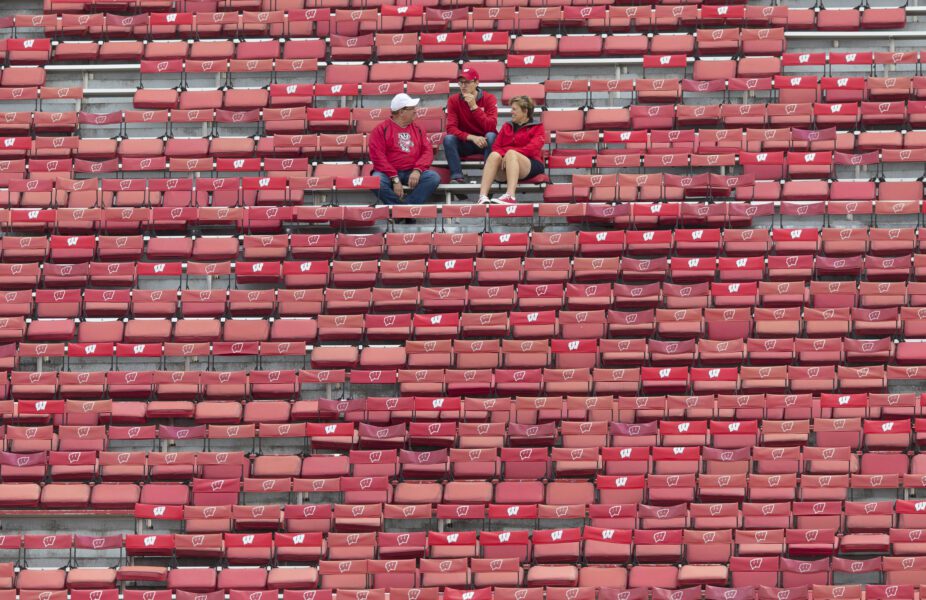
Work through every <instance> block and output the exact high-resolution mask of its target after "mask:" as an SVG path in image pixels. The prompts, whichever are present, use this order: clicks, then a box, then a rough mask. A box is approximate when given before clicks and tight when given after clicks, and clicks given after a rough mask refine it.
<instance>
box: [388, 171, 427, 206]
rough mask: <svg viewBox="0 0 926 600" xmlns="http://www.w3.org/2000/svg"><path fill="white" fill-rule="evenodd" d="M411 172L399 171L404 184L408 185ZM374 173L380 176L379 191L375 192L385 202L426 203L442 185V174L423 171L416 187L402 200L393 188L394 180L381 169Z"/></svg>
mask: <svg viewBox="0 0 926 600" xmlns="http://www.w3.org/2000/svg"><path fill="white" fill-rule="evenodd" d="M411 174H412V172H411V171H399V173H398V175H399V180H400V181H401V182H402V185H408V177H409V175H411ZM373 175H375V176H376V177H379V191H378V192H375V193H376V197H377V198H379V201H380V202H382V203H383V204H424V203H425V201H426V200H427V199H428V198H430V197H431V194H433V193H434V190H436V189H437V186H438V185H440V175H438V174H437V173H436V172H434V171H422V172H421V177H419V178H418V185H416V186H415V189H413V190H412V191H411V192H409V193H408V194H405V198H404V199H402V200H400V199H399V197H398V196H396V195H395V192H394V191H393V189H392V182H391V181H389V176H388V175H386V174H385V173H380V172H379V171H373Z"/></svg>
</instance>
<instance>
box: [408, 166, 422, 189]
mask: <svg viewBox="0 0 926 600" xmlns="http://www.w3.org/2000/svg"><path fill="white" fill-rule="evenodd" d="M419 179H421V171H419V170H418V169H415V170H414V171H412V174H411V175H409V176H408V187H410V188H411V189H415V186H417V185H418V180H419Z"/></svg>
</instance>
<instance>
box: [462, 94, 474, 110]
mask: <svg viewBox="0 0 926 600" xmlns="http://www.w3.org/2000/svg"><path fill="white" fill-rule="evenodd" d="M463 101H464V102H466V103H467V104H469V107H470V108H476V95H475V94H463Z"/></svg>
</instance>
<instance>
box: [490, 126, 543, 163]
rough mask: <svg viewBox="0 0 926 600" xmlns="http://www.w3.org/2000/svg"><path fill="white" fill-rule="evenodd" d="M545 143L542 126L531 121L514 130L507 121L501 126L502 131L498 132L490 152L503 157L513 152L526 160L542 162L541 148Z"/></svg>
mask: <svg viewBox="0 0 926 600" xmlns="http://www.w3.org/2000/svg"><path fill="white" fill-rule="evenodd" d="M546 143H547V133H546V131H545V130H544V128H543V125H542V124H540V123H534V122H533V121H531V122H529V123H525V124H524V125H521V126H520V127H518V128H517V129H515V126H514V125H513V124H512V123H511V121H509V122H507V123H505V124H504V125H502V130H501V131H499V132H498V137H497V138H495V143H494V144H493V145H492V152H498V153H499V154H501V155H502V156H505V154H506V153H507V152H508V151H509V150H515V151H517V152H520V153H521V154H523V155H524V156H526V157H527V158H533V159H535V160H539V161H541V162H542V161H543V146H544V144H546Z"/></svg>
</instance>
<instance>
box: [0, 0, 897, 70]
mask: <svg viewBox="0 0 926 600" xmlns="http://www.w3.org/2000/svg"><path fill="white" fill-rule="evenodd" d="M239 4H240V3H239ZM274 4H275V6H273V7H265V9H267V12H263V13H260V12H252V11H249V10H248V8H249V7H244V6H236V7H234V8H232V10H226V11H223V12H209V8H208V7H205V6H204V7H203V8H204V10H201V11H196V12H193V11H191V12H183V13H162V12H141V13H137V14H134V15H132V16H131V17H128V18H127V17H124V16H119V15H116V14H106V13H99V12H96V13H95V12H90V13H89V14H82V15H73V14H68V13H67V12H66V11H67V8H66V5H62V4H58V5H57V6H55V7H52V12H54V13H59V12H60V13H63V14H60V16H59V15H58V14H45V15H14V16H11V17H5V18H4V20H3V21H0V28H2V29H13V30H14V31H16V30H20V31H21V30H26V31H30V30H34V29H41V30H43V31H44V34H45V36H47V37H48V38H70V37H83V36H90V37H103V38H126V37H128V38H133V37H134V38H143V39H144V38H151V37H197V38H199V37H207V38H209V37H243V36H245V35H249V36H262V35H263V36H268V35H269V36H270V37H272V38H279V37H285V36H307V35H319V36H328V35H330V34H334V35H338V34H343V35H357V34H361V33H366V32H374V31H376V32H405V31H412V32H417V31H437V32H440V31H453V32H462V31H471V30H478V29H486V28H493V27H497V28H500V29H505V30H507V29H511V30H514V31H517V32H519V33H537V32H539V31H541V29H542V28H560V29H583V30H588V31H592V32H607V33H613V32H626V31H643V32H648V31H666V30H669V31H671V30H675V29H677V28H679V27H685V28H693V27H699V26H700V27H706V26H718V25H734V26H736V25H748V26H754V27H755V26H776V27H782V28H785V29H789V30H808V29H809V30H817V31H855V30H857V29H859V28H864V29H902V28H904V27H905V26H906V21H907V14H906V11H905V10H904V8H903V7H898V8H870V7H865V8H864V9H863V10H859V9H844V10H822V11H815V10H814V9H812V8H810V9H808V8H799V7H788V6H744V5H739V6H737V5H734V6H716V5H703V6H697V5H696V4H689V5H687V6H684V5H675V6H606V5H603V4H598V5H597V6H571V5H565V6H557V5H550V4H549V3H543V4H541V5H540V6H537V5H534V6H530V5H529V4H528V3H527V2H516V3H511V4H510V5H509V6H505V5H504V4H502V5H501V6H494V7H485V6H478V5H475V6H472V7H460V6H458V5H457V6H452V7H446V8H437V7H436V5H437V3H436V2H433V3H431V2H422V3H421V4H415V5H414V6H407V7H395V6H389V5H383V6H381V7H379V8H378V9H377V8H370V6H369V4H368V3H365V4H364V6H363V7H356V8H354V9H346V7H342V6H337V5H336V4H331V5H329V6H325V3H321V2H319V3H314V2H313V6H311V7H306V8H307V9H308V10H305V9H303V10H299V9H300V8H303V7H302V6H286V7H284V6H281V5H280V4H279V2H276V3H274ZM299 4H302V3H301V2H300V3H299ZM250 8H253V7H250ZM238 9H243V11H242V12H240V13H239V12H238ZM332 9H334V10H332ZM92 10H93V9H92V8H91V11H92ZM274 41H275V40H274ZM7 50H8V51H9V52H11V53H14V52H19V55H20V56H23V55H25V56H24V58H26V57H28V58H29V59H33V60H34V56H35V54H33V55H32V56H29V54H28V52H29V51H32V52H39V53H40V52H41V50H42V49H41V48H36V49H35V50H33V49H32V48H31V47H28V48H22V47H20V46H18V45H16V46H15V47H13V48H9V47H8V48H7ZM14 56H15V54H14Z"/></svg>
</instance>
